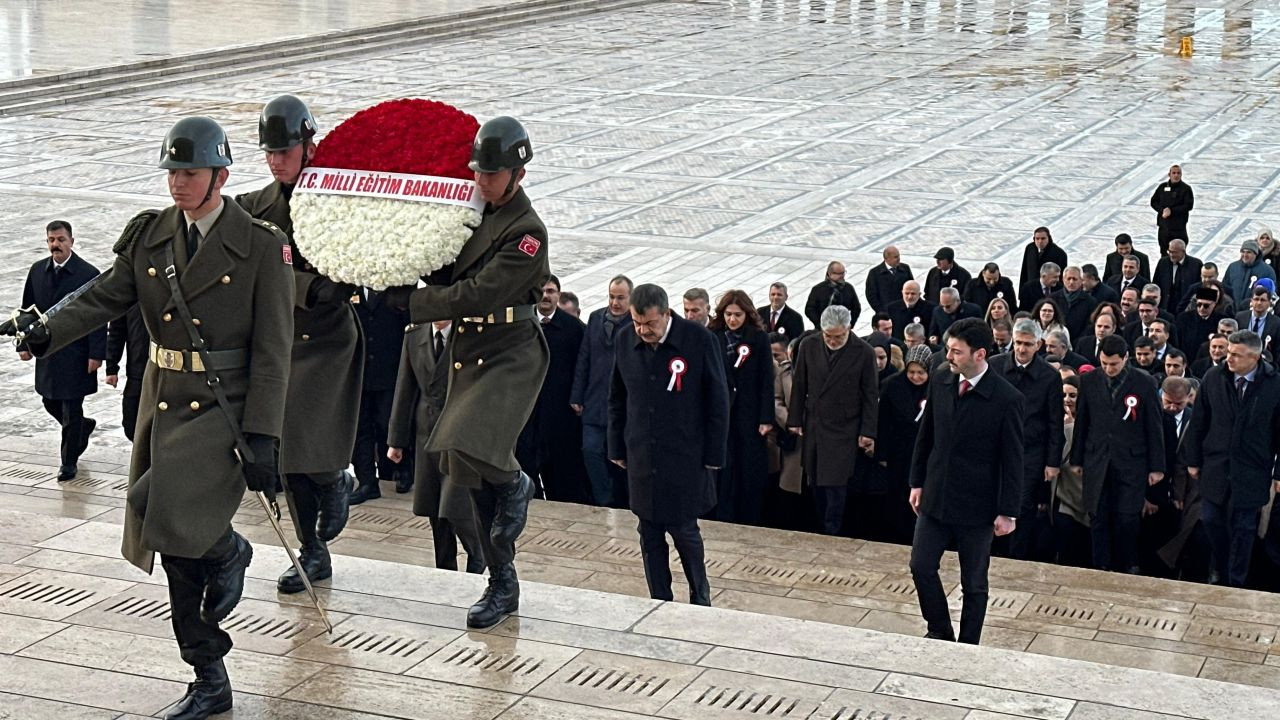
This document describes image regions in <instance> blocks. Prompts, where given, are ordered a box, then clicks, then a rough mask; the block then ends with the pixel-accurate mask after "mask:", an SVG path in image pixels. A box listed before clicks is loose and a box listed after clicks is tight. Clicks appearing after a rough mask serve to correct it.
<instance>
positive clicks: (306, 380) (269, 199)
mask: <svg viewBox="0 0 1280 720" xmlns="http://www.w3.org/2000/svg"><path fill="white" fill-rule="evenodd" d="M315 134H316V121H315V118H313V117H312V116H311V111H310V110H308V109H307V106H306V105H305V104H303V102H302V101H301V100H299V99H298V98H296V97H294V96H292V95H281V96H280V97H278V98H276V99H274V100H272V101H271V102H269V103H267V105H266V107H264V108H263V109H262V115H261V116H260V117H259V118H258V147H259V148H261V149H262V150H263V151H264V152H265V153H266V155H267V166H268V167H269V168H270V169H271V174H272V176H273V177H274V178H275V180H273V181H272V182H271V184H270V185H267V186H266V187H265V188H263V189H261V190H257V191H254V192H251V193H248V194H245V195H240V196H238V197H236V202H237V203H238V204H239V205H240V206H241V207H243V208H244V209H245V210H246V211H248V213H249V214H250V215H252V216H254V217H255V218H258V219H259V220H266V221H268V222H270V223H272V224H274V225H275V226H276V227H278V228H280V230H281V231H282V232H283V233H284V234H285V236H286V237H288V238H289V244H290V250H291V252H292V256H293V261H294V265H293V286H294V297H295V303H294V306H293V341H292V348H293V349H292V352H291V356H290V360H289V393H288V400H287V402H286V403H285V416H284V436H283V437H281V439H280V472H281V473H283V476H284V487H285V497H286V498H287V500H288V502H289V513H290V515H291V516H292V517H293V526H294V532H295V533H297V536H298V541H299V542H300V543H302V550H301V552H300V553H299V555H300V559H301V561H302V568H303V570H305V571H306V573H307V577H308V579H310V580H311V581H312V582H315V581H316V580H323V579H325V578H327V577H331V576H332V575H333V566H332V564H331V562H330V559H329V548H328V546H327V545H326V543H327V542H329V541H330V540H333V539H334V538H336V537H338V533H340V532H342V528H343V527H344V526H345V525H346V524H347V515H348V510H347V501H348V499H349V498H350V495H351V485H352V479H351V476H350V475H349V474H348V473H347V472H346V468H347V463H348V461H350V459H351V448H352V446H353V445H354V444H355V435H356V415H357V413H358V412H359V409H360V377H361V374H362V373H363V372H364V352H363V350H362V347H363V344H362V339H361V335H360V327H359V323H358V322H357V321H356V317H355V312H354V311H353V310H352V307H351V302H350V301H351V296H352V294H353V293H354V292H355V287H353V286H351V285H344V284H340V283H335V282H333V281H332V280H330V279H329V278H327V277H324V276H323V275H320V274H318V273H317V272H316V270H315V268H314V267H313V266H312V265H311V263H309V262H307V260H306V258H304V257H302V254H301V253H299V252H298V248H297V246H296V245H294V244H293V220H292V219H291V217H290V215H289V198H290V196H291V195H292V194H293V186H294V183H296V182H297V180H298V176H299V175H300V174H302V169H303V168H305V167H306V166H307V158H309V157H311V156H312V155H313V154H314V153H315V148H316V146H315V143H314V142H313V141H312V138H313V137H314V136H315ZM276 587H277V589H279V590H280V592H282V593H299V592H302V591H303V590H304V589H305V586H304V585H303V584H302V578H301V577H299V576H298V572H297V571H296V570H295V569H294V568H293V566H290V567H289V568H288V569H287V570H285V571H284V574H283V575H281V576H280V579H279V580H278V581H277V582H276Z"/></svg>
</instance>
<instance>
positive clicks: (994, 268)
mask: <svg viewBox="0 0 1280 720" xmlns="http://www.w3.org/2000/svg"><path fill="white" fill-rule="evenodd" d="M982 272H984V273H999V272H1000V266H999V265H997V264H995V263H993V262H989V263H987V264H986V265H983V266H982Z"/></svg>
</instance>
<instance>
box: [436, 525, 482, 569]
mask: <svg viewBox="0 0 1280 720" xmlns="http://www.w3.org/2000/svg"><path fill="white" fill-rule="evenodd" d="M430 519H431V542H432V544H433V545H434V546H435V560H436V568H437V569H439V570H457V569H458V542H459V541H461V542H462V549H464V550H466V551H467V572H469V573H473V574H477V575H478V574H480V573H482V572H484V551H483V550H481V549H480V537H479V535H477V534H476V525H475V521H474V520H472V521H471V522H466V523H454V522H451V521H449V520H446V519H444V518H442V517H431V518H430Z"/></svg>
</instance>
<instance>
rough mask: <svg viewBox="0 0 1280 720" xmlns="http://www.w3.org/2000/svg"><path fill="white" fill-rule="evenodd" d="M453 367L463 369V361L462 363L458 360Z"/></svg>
mask: <svg viewBox="0 0 1280 720" xmlns="http://www.w3.org/2000/svg"><path fill="white" fill-rule="evenodd" d="M453 369H454V370H461V369H462V363H460V362H456V363H454V364H453Z"/></svg>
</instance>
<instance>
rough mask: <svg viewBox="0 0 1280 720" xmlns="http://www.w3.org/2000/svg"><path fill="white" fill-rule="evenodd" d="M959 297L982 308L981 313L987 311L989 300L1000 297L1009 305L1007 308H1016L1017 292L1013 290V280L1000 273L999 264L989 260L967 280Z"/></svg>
mask: <svg viewBox="0 0 1280 720" xmlns="http://www.w3.org/2000/svg"><path fill="white" fill-rule="evenodd" d="M960 299H961V300H964V301H965V302H968V303H973V304H974V305H977V306H978V307H979V308H981V309H982V312H983V314H984V315H985V314H986V312H987V308H988V307H990V305H991V301H992V300H996V299H1000V300H1004V301H1005V302H1006V303H1008V305H1009V310H1011V311H1012V310H1016V309H1017V308H1018V294H1017V293H1016V292H1014V289H1013V281H1012V280H1010V279H1009V278H1007V277H1004V276H1002V275H1001V274H1000V266H999V265H997V264H995V263H993V262H989V263H987V264H986V265H983V266H982V272H980V273H978V277H976V278H974V279H972V280H970V281H969V284H968V285H965V287H964V290H963V292H962V293H961V295H960Z"/></svg>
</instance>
